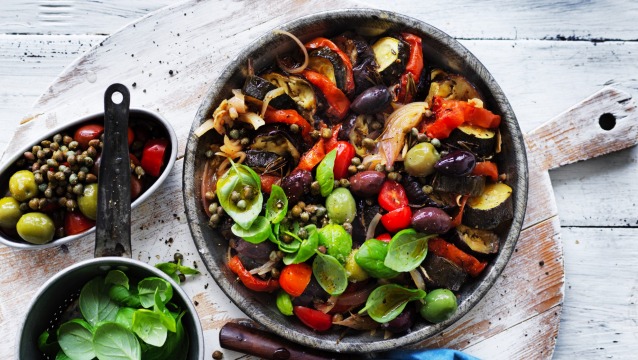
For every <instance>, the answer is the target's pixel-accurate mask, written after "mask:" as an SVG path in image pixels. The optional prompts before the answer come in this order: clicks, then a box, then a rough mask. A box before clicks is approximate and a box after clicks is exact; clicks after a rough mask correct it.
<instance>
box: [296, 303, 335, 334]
mask: <svg viewBox="0 0 638 360" xmlns="http://www.w3.org/2000/svg"><path fill="white" fill-rule="evenodd" d="M292 311H293V312H294V313H295V315H296V316H297V318H298V319H299V320H301V322H302V323H304V324H306V325H307V326H308V327H310V328H312V329H314V330H317V331H326V330H328V329H330V327H331V326H332V316H330V315H328V314H324V313H322V312H321V311H319V310H315V309H311V308H307V307H305V306H295V307H293V308H292Z"/></svg>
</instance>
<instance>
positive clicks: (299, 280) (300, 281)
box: [279, 263, 312, 297]
mask: <svg viewBox="0 0 638 360" xmlns="http://www.w3.org/2000/svg"><path fill="white" fill-rule="evenodd" d="M311 276H312V267H310V265H308V264H306V263H301V264H290V265H286V267H284V268H283V269H282V270H281V274H280V275H279V286H281V288H282V289H284V291H285V292H287V293H288V294H290V295H291V296H295V297H297V296H300V295H301V294H303V291H304V290H306V286H308V284H309V283H310V277H311Z"/></svg>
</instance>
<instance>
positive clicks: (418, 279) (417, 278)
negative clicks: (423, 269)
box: [410, 269, 425, 291]
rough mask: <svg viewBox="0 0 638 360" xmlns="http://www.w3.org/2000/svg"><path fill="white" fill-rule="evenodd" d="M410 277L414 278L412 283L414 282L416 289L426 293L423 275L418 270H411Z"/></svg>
mask: <svg viewBox="0 0 638 360" xmlns="http://www.w3.org/2000/svg"><path fill="white" fill-rule="evenodd" d="M410 276H411V277H412V281H414V284H415V285H416V287H417V288H418V289H420V290H423V291H425V280H424V279H423V276H421V273H420V272H419V271H418V270H417V269H412V270H410Z"/></svg>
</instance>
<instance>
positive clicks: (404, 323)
mask: <svg viewBox="0 0 638 360" xmlns="http://www.w3.org/2000/svg"><path fill="white" fill-rule="evenodd" d="M409 305H411V304H409ZM409 305H408V306H406V307H405V309H403V312H402V313H401V314H399V316H397V317H396V318H394V319H393V320H392V321H389V322H387V323H385V324H383V325H382V327H383V328H385V329H386V330H388V331H390V332H392V333H402V332H405V331H408V330H409V329H410V328H411V327H412V324H414V317H415V316H414V315H415V314H414V313H415V311H414V308H413V307H412V306H409Z"/></svg>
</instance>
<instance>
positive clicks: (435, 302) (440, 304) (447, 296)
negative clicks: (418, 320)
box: [420, 289, 457, 324]
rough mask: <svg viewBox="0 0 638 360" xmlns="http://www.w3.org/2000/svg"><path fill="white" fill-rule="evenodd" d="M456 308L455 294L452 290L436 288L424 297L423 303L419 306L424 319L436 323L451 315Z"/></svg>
mask: <svg viewBox="0 0 638 360" xmlns="http://www.w3.org/2000/svg"><path fill="white" fill-rule="evenodd" d="M456 308H457V303H456V296H454V293H453V292H452V291H450V290H448V289H436V290H432V291H430V292H429V293H428V295H427V296H426V297H425V305H423V306H422V307H421V310H420V313H421V316H422V317H423V318H424V319H425V320H427V321H429V322H431V323H435V324H436V323H440V322H442V321H445V320H447V319H449V318H450V317H452V315H453V314H454V313H455V312H456Z"/></svg>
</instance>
